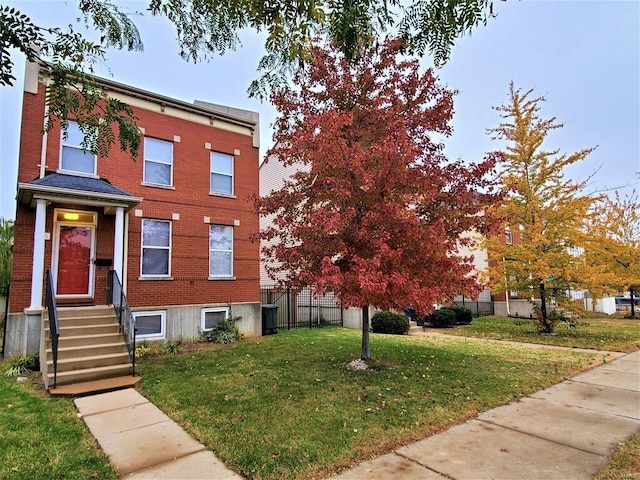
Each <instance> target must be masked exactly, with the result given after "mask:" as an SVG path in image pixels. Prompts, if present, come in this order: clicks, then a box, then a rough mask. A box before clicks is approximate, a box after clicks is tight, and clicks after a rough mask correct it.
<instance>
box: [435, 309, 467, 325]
mask: <svg viewBox="0 0 640 480" xmlns="http://www.w3.org/2000/svg"><path fill="white" fill-rule="evenodd" d="M444 309H446V310H451V311H452V312H453V313H455V314H456V324H458V325H469V324H470V323H471V321H472V320H473V316H472V315H471V309H470V308H467V307H459V306H458V305H451V306H450V307H444ZM441 310H443V309H441Z"/></svg>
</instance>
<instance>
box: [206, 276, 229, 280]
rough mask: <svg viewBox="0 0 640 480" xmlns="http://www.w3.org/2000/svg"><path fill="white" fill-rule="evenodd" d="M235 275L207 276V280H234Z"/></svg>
mask: <svg viewBox="0 0 640 480" xmlns="http://www.w3.org/2000/svg"><path fill="white" fill-rule="evenodd" d="M235 279H236V277H209V278H208V279H207V280H235Z"/></svg>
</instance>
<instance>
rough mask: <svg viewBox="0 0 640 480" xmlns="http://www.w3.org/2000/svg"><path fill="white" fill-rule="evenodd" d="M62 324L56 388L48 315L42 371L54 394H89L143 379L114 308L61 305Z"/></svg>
mask: <svg viewBox="0 0 640 480" xmlns="http://www.w3.org/2000/svg"><path fill="white" fill-rule="evenodd" d="M58 324H59V327H60V336H59V338H58V373H57V377H56V385H55V387H54V373H53V354H52V351H51V341H50V339H49V321H48V317H46V316H45V322H44V331H43V337H44V341H45V344H44V348H45V355H44V356H43V357H44V358H43V362H44V365H42V366H43V367H44V368H43V369H42V371H43V379H44V383H45V386H46V387H47V389H48V390H49V393H50V394H52V395H71V396H76V395H88V394H92V393H99V392H105V391H110V390H115V389H119V388H129V387H131V386H133V385H135V384H137V383H138V382H139V381H140V378H139V377H135V376H133V367H132V363H131V360H130V358H129V353H128V351H127V346H126V344H125V342H124V338H123V336H122V335H121V334H120V333H119V328H118V320H117V318H116V315H115V312H114V310H113V307H110V306H100V307H60V308H58ZM41 358H42V356H41Z"/></svg>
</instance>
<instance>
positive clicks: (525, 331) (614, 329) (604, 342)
mask: <svg viewBox="0 0 640 480" xmlns="http://www.w3.org/2000/svg"><path fill="white" fill-rule="evenodd" d="M438 331H440V332H442V333H446V334H450V335H460V336H465V337H479V338H491V339H496V340H513V341H516V342H526V343H540V344H544V345H558V346H562V347H572V348H593V349H596V350H608V351H613V352H633V351H635V350H638V349H640V320H622V319H588V320H578V321H576V322H575V326H570V324H568V323H559V324H558V325H557V326H556V331H555V332H554V333H553V334H551V335H542V334H539V333H538V332H537V331H536V329H535V327H534V325H533V321H532V320H528V319H521V318H504V317H480V318H474V319H473V322H472V323H471V325H463V326H459V327H454V328H448V329H440V330H438Z"/></svg>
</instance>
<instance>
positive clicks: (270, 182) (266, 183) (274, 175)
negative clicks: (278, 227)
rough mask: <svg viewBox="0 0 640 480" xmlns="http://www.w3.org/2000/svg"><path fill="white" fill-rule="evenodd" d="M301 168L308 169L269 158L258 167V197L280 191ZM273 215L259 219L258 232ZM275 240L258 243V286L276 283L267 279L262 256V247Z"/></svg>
mask: <svg viewBox="0 0 640 480" xmlns="http://www.w3.org/2000/svg"><path fill="white" fill-rule="evenodd" d="M303 168H307V169H308V168H309V167H308V166H306V165H300V164H294V165H289V166H285V165H283V164H282V162H281V161H280V160H279V159H278V158H276V157H275V156H271V157H269V158H267V159H265V161H264V162H263V163H262V165H260V196H261V197H265V196H267V195H269V194H270V193H271V192H274V191H277V190H280V189H281V188H282V186H283V185H284V182H285V180H287V179H289V178H290V177H291V175H293V174H294V173H296V172H297V171H299V170H302V169H303ZM273 217H274V216H273V215H268V216H261V217H260V230H264V229H265V228H267V227H268V226H269V225H271V223H272V222H273ZM277 241H278V240H277V239H273V240H271V241H269V242H266V241H264V240H263V241H260V248H261V252H260V285H261V286H269V285H275V284H276V282H275V281H274V280H272V279H271V278H269V275H267V271H266V269H265V261H264V258H263V256H262V247H265V246H270V245H273V244H275V243H276V242H277Z"/></svg>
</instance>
